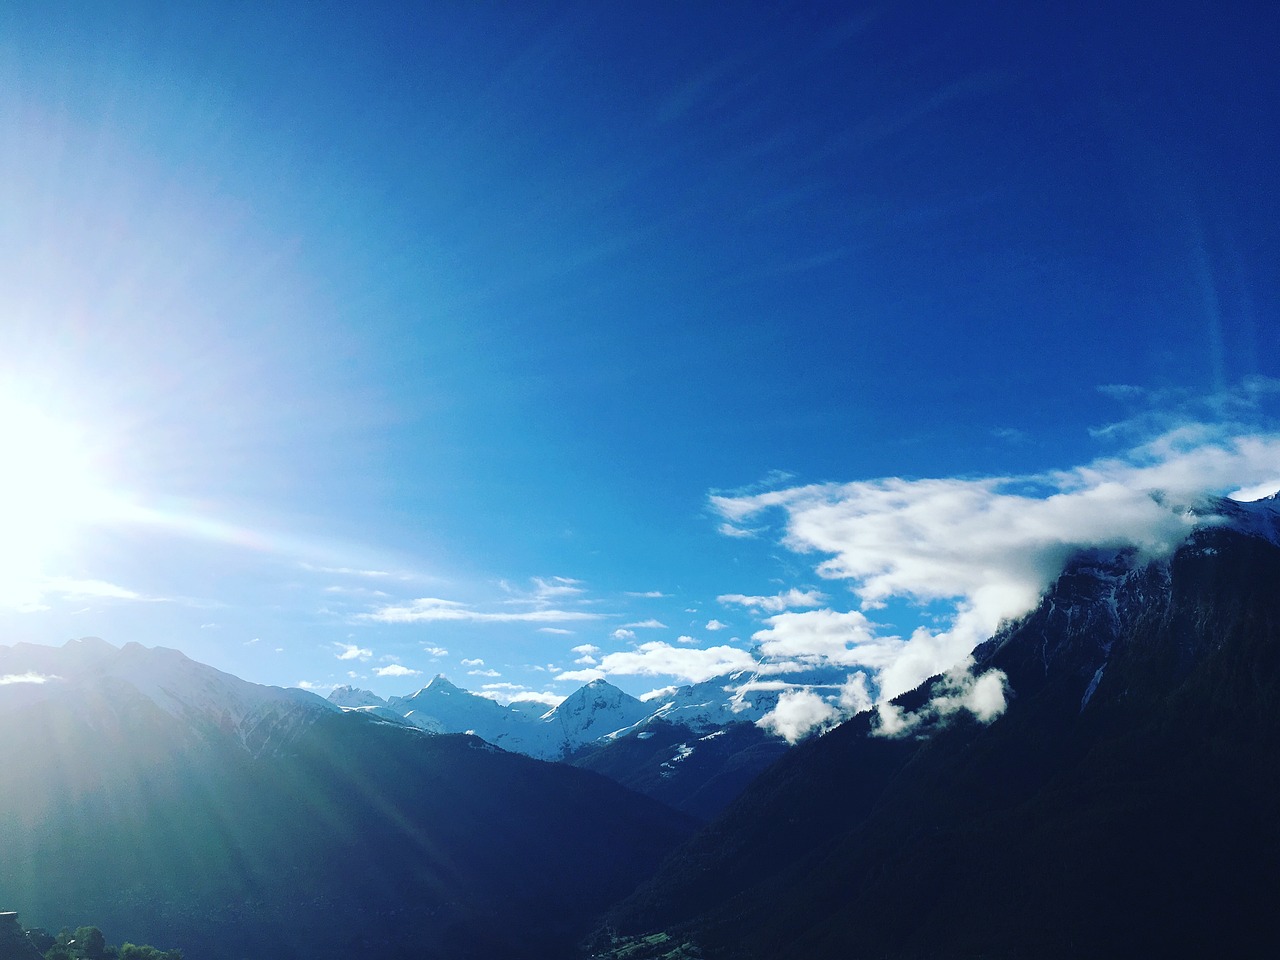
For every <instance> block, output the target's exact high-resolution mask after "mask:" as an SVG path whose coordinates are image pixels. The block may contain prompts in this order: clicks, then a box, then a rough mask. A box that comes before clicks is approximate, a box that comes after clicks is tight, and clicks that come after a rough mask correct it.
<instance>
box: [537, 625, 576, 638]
mask: <svg viewBox="0 0 1280 960" xmlns="http://www.w3.org/2000/svg"><path fill="white" fill-rule="evenodd" d="M538 632H539V633H551V634H555V635H556V636H559V637H571V636H573V631H572V630H566V629H564V628H563V627H539V628H538Z"/></svg>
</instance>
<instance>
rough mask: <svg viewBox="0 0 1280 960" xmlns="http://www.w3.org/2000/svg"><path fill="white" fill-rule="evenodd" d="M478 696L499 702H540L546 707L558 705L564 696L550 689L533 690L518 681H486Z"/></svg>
mask: <svg viewBox="0 0 1280 960" xmlns="http://www.w3.org/2000/svg"><path fill="white" fill-rule="evenodd" d="M480 696H482V697H488V698H489V699H490V700H496V701H498V702H499V703H525V702H528V703H540V704H543V705H544V706H547V707H554V706H558V705H559V704H561V703H563V702H564V696H563V695H562V694H558V693H552V692H551V691H550V690H533V689H531V688H529V687H526V686H524V685H523V684H519V683H486V684H484V685H482V686H481V687H480Z"/></svg>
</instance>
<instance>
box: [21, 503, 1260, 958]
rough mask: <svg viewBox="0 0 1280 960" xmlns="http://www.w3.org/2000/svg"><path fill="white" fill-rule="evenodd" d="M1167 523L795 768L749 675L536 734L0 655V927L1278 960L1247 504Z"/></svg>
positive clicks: (200, 944)
mask: <svg viewBox="0 0 1280 960" xmlns="http://www.w3.org/2000/svg"><path fill="white" fill-rule="evenodd" d="M1195 512H1196V518H1197V523H1196V525H1195V527H1194V530H1193V531H1192V532H1191V534H1190V536H1189V537H1188V538H1187V540H1186V542H1185V543H1183V545H1182V546H1181V547H1180V548H1179V549H1178V550H1177V551H1176V552H1174V553H1173V554H1172V555H1171V556H1167V557H1164V556H1147V555H1144V554H1142V553H1141V552H1140V551H1138V550H1136V549H1111V550H1097V549H1093V550H1084V551H1080V552H1078V553H1077V554H1076V555H1074V556H1073V557H1072V558H1071V559H1070V560H1069V561H1068V562H1067V563H1066V565H1065V567H1064V569H1063V570H1062V572H1061V574H1060V575H1059V576H1058V577H1057V579H1056V580H1055V581H1054V582H1053V583H1052V585H1051V586H1050V587H1049V589H1048V590H1047V591H1046V592H1045V594H1044V596H1043V597H1042V598H1041V600H1040V602H1039V604H1038V605H1037V606H1036V607H1035V608H1034V609H1033V610H1031V611H1030V612H1029V613H1027V614H1026V615H1025V616H1023V617H1020V618H1019V619H1017V620H1016V621H1013V622H1009V623H1006V624H1004V625H1003V626H1002V627H1001V629H1000V630H999V631H998V632H997V633H996V634H995V636H993V637H992V638H991V639H989V640H988V641H987V642H985V643H984V644H982V645H980V646H979V647H978V648H977V649H976V650H974V651H973V654H972V657H971V658H970V660H969V661H968V662H966V663H963V664H958V665H956V667H955V669H953V670H951V671H949V672H948V673H945V674H942V675H939V676H936V677H933V678H931V679H930V680H928V681H926V682H925V683H924V684H922V685H921V686H919V687H918V688H917V689H915V690H913V691H911V692H909V693H907V694H904V695H902V696H901V697H898V698H896V699H895V700H893V701H892V702H887V703H885V702H882V703H880V704H878V705H877V706H875V707H874V708H873V709H871V710H868V711H864V712H862V713H860V714H858V715H857V716H855V717H853V718H851V719H849V720H847V721H846V722H844V723H842V724H840V725H839V726H837V727H835V728H834V729H832V730H830V731H828V732H826V733H824V734H822V735H820V736H812V737H810V738H808V739H806V740H804V741H803V742H801V743H799V744H798V745H796V746H794V747H788V746H787V745H786V744H785V743H783V742H782V741H780V740H779V739H778V738H776V737H773V736H771V735H770V734H769V733H768V732H767V731H766V730H763V729H761V728H760V727H759V726H757V725H756V724H754V723H752V722H749V721H750V720H751V719H752V713H751V712H750V711H757V712H756V714H755V717H756V718H757V719H758V717H759V716H762V715H763V714H762V713H760V712H759V711H761V710H763V709H764V708H765V707H766V706H767V703H768V701H767V700H765V701H762V702H756V701H751V702H750V703H749V706H748V707H747V708H745V709H743V708H742V704H743V703H744V702H747V698H746V697H745V696H742V691H743V689H744V687H743V683H744V680H745V679H748V678H738V679H737V680H736V681H735V680H732V678H717V679H715V680H712V681H708V682H707V683H706V684H702V685H695V686H692V687H686V688H683V689H682V690H681V691H677V692H676V693H674V694H672V695H669V696H667V697H665V698H657V699H656V700H655V701H648V702H643V703H642V702H640V701H637V700H634V698H630V697H628V696H627V695H626V694H625V693H623V692H622V691H620V690H617V688H615V687H612V686H611V685H609V684H607V683H604V682H600V681H598V682H595V683H592V684H588V685H587V686H586V687H584V688H582V689H581V690H579V691H577V692H576V693H575V694H574V695H573V696H571V697H570V698H569V699H567V700H566V701H565V702H564V703H562V704H561V705H559V706H558V707H557V708H555V709H554V710H550V711H547V712H545V713H543V714H541V715H539V716H534V715H531V714H529V713H524V714H521V713H519V712H518V710H517V711H513V710H511V709H510V708H506V707H503V706H502V705H499V704H496V703H494V702H493V701H485V698H482V697H478V696H476V695H474V694H470V693H468V692H467V691H464V690H461V689H460V688H458V687H455V686H453V685H452V684H450V683H448V681H446V680H444V679H443V678H436V679H434V680H432V681H431V682H430V683H429V684H427V686H426V687H424V688H423V689H422V690H420V691H418V692H417V693H415V694H414V695H413V696H411V697H405V698H395V699H393V700H390V701H380V700H379V698H376V697H373V696H372V695H371V694H367V693H365V692H361V691H355V690H350V689H344V690H340V691H335V693H334V695H333V697H332V698H331V699H330V700H328V701H326V700H324V699H322V698H320V697H318V696H315V695H313V694H310V693H306V692H304V691H298V690H284V689H279V688H271V687H261V686H258V685H255V684H250V683H246V682H245V681H242V680H239V679H237V678H235V677H231V676H229V675H227V674H224V673H221V672H219V671H217V670H214V669H213V668H211V667H207V666H204V665H201V664H198V663H195V662H193V661H190V660H188V659H187V658H186V657H184V656H183V655H182V654H180V653H178V652H176V651H172V650H163V649H148V648H144V647H141V646H139V645H137V644H126V645H125V646H123V647H120V648H117V647H114V646H112V645H111V644H107V643H105V642H103V641H100V640H93V639H85V640H80V641H72V642H69V643H67V644H66V645H64V646H63V647H61V648H53V647H44V646H39V645H33V644H17V645H14V646H12V647H0V677H4V678H5V679H6V680H7V681H10V682H7V683H5V684H3V685H0V836H3V838H4V844H5V849H4V856H3V858H0V907H3V908H4V909H17V910H19V911H21V913H22V915H23V917H24V918H26V919H27V920H28V922H32V923H39V924H58V923H61V922H65V920H64V918H66V917H67V916H68V914H72V915H73V916H74V920H75V922H82V921H83V922H93V923H95V924H97V925H99V926H101V927H102V929H103V930H104V932H105V933H106V934H107V936H108V939H111V938H112V937H113V936H115V935H116V932H117V931H121V932H124V931H127V932H128V934H129V935H130V936H135V937H141V938H145V939H146V940H148V941H150V942H155V943H163V944H166V945H174V946H182V947H183V948H184V949H186V951H187V955H188V956H189V957H190V958H192V960H205V958H210V960H211V958H213V957H219V958H224V957H260V956H265V955H268V954H269V955H273V956H280V957H286V958H287V957H302V956H307V957H318V958H322V960H326V958H329V957H333V958H337V957H338V956H340V955H341V956H350V955H353V954H357V955H368V954H370V953H372V952H373V951H379V952H385V951H395V952H398V953H405V954H408V955H411V956H415V957H426V958H433V957H439V958H444V957H456V958H463V960H466V958H471V957H477V958H478V957H496V956H504V957H514V958H527V960H540V958H548V960H550V958H572V957H575V956H585V955H591V956H594V957H608V958H611V960H613V958H622V957H627V958H629V960H647V958H651V957H652V958H656V957H663V956H669V957H674V956H698V955H701V956H703V957H706V958H708V960H715V958H731V960H801V958H805V960H824V958H832V960H834V958H849V960H858V958H867V960H871V958H903V960H906V958H919V960H926V958H944V957H948V958H949V957H986V958H994V960H1003V958H1009V960H1012V958H1015V957H1037V958H1039V957H1048V958H1057V957H1062V958H1066V957H1077V956H1085V955H1087V956H1098V957H1133V956H1165V957H1168V956H1172V957H1184V956H1185V957H1190V956H1203V955H1208V954H1214V955H1227V956H1241V957H1251V956H1257V957H1264V956H1266V957H1269V956H1274V955H1277V953H1280V930H1278V929H1277V928H1276V926H1275V925H1274V923H1273V922H1272V919H1271V910H1272V907H1273V904H1274V903H1275V902H1276V898H1277V896H1278V895H1280V826H1277V825H1278V824H1280V800H1278V799H1277V798H1280V771H1278V770H1277V765H1276V762H1275V758H1276V757H1277V755H1278V753H1277V750H1278V749H1280V512H1278V511H1277V501H1276V500H1275V499H1274V498H1268V499H1267V500H1264V501H1258V502H1255V503H1252V504H1240V503H1236V502H1234V501H1229V500H1217V501H1206V502H1205V503H1203V504H1200V505H1198V506H1197V507H1196V508H1195ZM726 688H728V689H726ZM734 691H737V692H736V693H735V692H734ZM735 696H737V697H739V700H738V702H737V704H735V703H734V702H733V697H735ZM479 701H485V703H487V704H488V705H487V706H486V705H485V704H484V703H480V702H479ZM735 706H736V707H738V709H735ZM744 717H745V719H746V721H747V722H743V718H744ZM726 721H729V722H726ZM455 729H456V730H461V731H471V732H470V733H468V732H449V731H451V730H455ZM522 753H527V754H530V755H522ZM538 756H543V757H554V758H555V762H552V761H551V760H544V759H538V758H537V757H538ZM593 930H594V933H592V931H593ZM584 938H586V939H585V940H584ZM673 951H674V952H673ZM679 951H683V953H681V952H679Z"/></svg>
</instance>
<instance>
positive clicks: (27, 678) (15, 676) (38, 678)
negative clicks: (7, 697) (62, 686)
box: [0, 670, 62, 687]
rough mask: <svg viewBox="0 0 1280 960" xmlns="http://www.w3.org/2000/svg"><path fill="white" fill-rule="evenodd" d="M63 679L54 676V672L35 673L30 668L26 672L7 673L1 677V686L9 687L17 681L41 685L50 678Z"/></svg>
mask: <svg viewBox="0 0 1280 960" xmlns="http://www.w3.org/2000/svg"><path fill="white" fill-rule="evenodd" d="M61 679H62V678H61V677H58V676H54V675H53V674H44V673H35V672H34V671H30V670H29V671H27V672H26V673H6V674H5V675H4V676H2V677H0V687H7V686H9V685H11V684H16V683H30V684H36V685H41V684H45V683H48V682H49V681H50V680H61Z"/></svg>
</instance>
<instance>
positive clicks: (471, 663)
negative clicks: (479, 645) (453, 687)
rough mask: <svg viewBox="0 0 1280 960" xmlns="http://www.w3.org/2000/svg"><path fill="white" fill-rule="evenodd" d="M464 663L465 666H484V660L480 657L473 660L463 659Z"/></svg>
mask: <svg viewBox="0 0 1280 960" xmlns="http://www.w3.org/2000/svg"><path fill="white" fill-rule="evenodd" d="M462 665H463V666H464V667H483V666H484V661H483V660H481V659H480V658H479V657H476V658H474V659H472V660H463V661H462Z"/></svg>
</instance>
